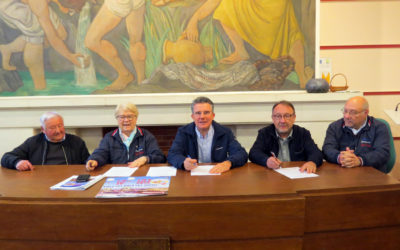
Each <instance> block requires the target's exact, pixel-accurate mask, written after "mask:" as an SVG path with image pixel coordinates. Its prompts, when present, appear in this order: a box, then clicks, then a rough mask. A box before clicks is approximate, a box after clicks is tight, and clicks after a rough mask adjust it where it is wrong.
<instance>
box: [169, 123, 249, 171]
mask: <svg viewBox="0 0 400 250" xmlns="http://www.w3.org/2000/svg"><path fill="white" fill-rule="evenodd" d="M212 125H213V127H214V137H213V141H212V145H211V160H212V162H214V163H219V162H223V161H226V160H229V161H230V162H231V163H232V166H231V168H235V167H240V166H243V165H244V164H245V163H246V162H247V152H246V150H245V149H244V148H243V147H242V146H241V145H240V143H239V142H238V141H237V140H236V138H235V136H234V135H233V133H232V131H231V130H230V129H229V128H227V127H224V126H222V125H220V124H219V123H217V122H215V121H213V122H212ZM188 156H190V157H191V158H193V159H198V158H199V156H198V145H197V134H196V131H195V124H194V122H192V123H190V124H188V125H185V126H183V127H180V128H179V129H178V132H177V133H176V136H175V140H174V142H173V143H172V146H171V148H170V149H169V151H168V157H167V159H168V162H169V164H171V165H173V166H174V167H176V168H179V169H185V168H184V166H183V162H184V161H185V159H186V158H187V157H188Z"/></svg>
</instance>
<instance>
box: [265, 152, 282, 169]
mask: <svg viewBox="0 0 400 250" xmlns="http://www.w3.org/2000/svg"><path fill="white" fill-rule="evenodd" d="M271 155H272V156H271V157H269V158H268V160H267V167H269V168H280V167H281V164H282V162H281V160H279V159H278V157H276V155H275V153H274V152H272V151H271Z"/></svg>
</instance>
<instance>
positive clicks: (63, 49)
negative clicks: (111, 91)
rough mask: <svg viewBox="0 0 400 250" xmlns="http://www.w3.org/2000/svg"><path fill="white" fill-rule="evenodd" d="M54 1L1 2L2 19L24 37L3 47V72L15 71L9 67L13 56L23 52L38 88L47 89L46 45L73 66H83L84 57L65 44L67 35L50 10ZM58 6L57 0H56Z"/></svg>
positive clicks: (0, 48) (13, 0)
mask: <svg viewBox="0 0 400 250" xmlns="http://www.w3.org/2000/svg"><path fill="white" fill-rule="evenodd" d="M50 1H52V0H1V1H0V18H1V19H2V20H3V21H4V22H5V23H6V24H7V25H8V26H10V27H11V28H14V29H18V30H20V31H21V33H22V34H21V35H20V36H18V37H17V38H16V39H15V40H14V41H12V42H11V43H8V44H2V45H0V52H1V55H2V64H3V69H5V70H16V67H15V66H13V65H10V57H11V55H12V53H16V52H23V55H24V63H25V65H26V66H27V68H28V70H29V72H30V74H31V76H32V79H33V83H34V85H35V89H44V88H46V79H45V74H44V59H43V48H44V46H45V44H46V42H49V43H50V45H51V46H52V47H53V48H54V49H55V50H56V51H57V52H58V53H60V54H61V55H62V56H64V57H65V58H66V59H68V60H69V61H70V62H71V63H73V64H74V65H76V66H78V67H81V63H80V62H79V60H78V58H79V57H82V55H81V54H74V53H72V52H71V51H70V50H69V49H68V48H67V46H66V45H65V43H64V41H63V40H65V39H66V37H67V32H66V30H65V28H64V26H63V25H62V23H61V21H60V19H59V18H58V16H57V15H56V14H55V12H54V11H53V10H52V9H51V8H50V7H49V3H50ZM55 2H57V3H58V1H55Z"/></svg>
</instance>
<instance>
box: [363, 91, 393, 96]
mask: <svg viewBox="0 0 400 250" xmlns="http://www.w3.org/2000/svg"><path fill="white" fill-rule="evenodd" d="M363 94H364V95H400V91H376V92H374V91H366V92H364V93H363Z"/></svg>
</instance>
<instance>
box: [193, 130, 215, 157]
mask: <svg viewBox="0 0 400 250" xmlns="http://www.w3.org/2000/svg"><path fill="white" fill-rule="evenodd" d="M195 130H196V134H197V145H198V153H199V159H197V161H198V162H199V163H210V162H211V146H212V140H213V137H214V127H213V126H212V125H211V126H210V128H209V129H208V132H207V134H206V135H205V136H203V135H202V134H201V133H200V131H199V130H198V129H197V127H196V129H195Z"/></svg>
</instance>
